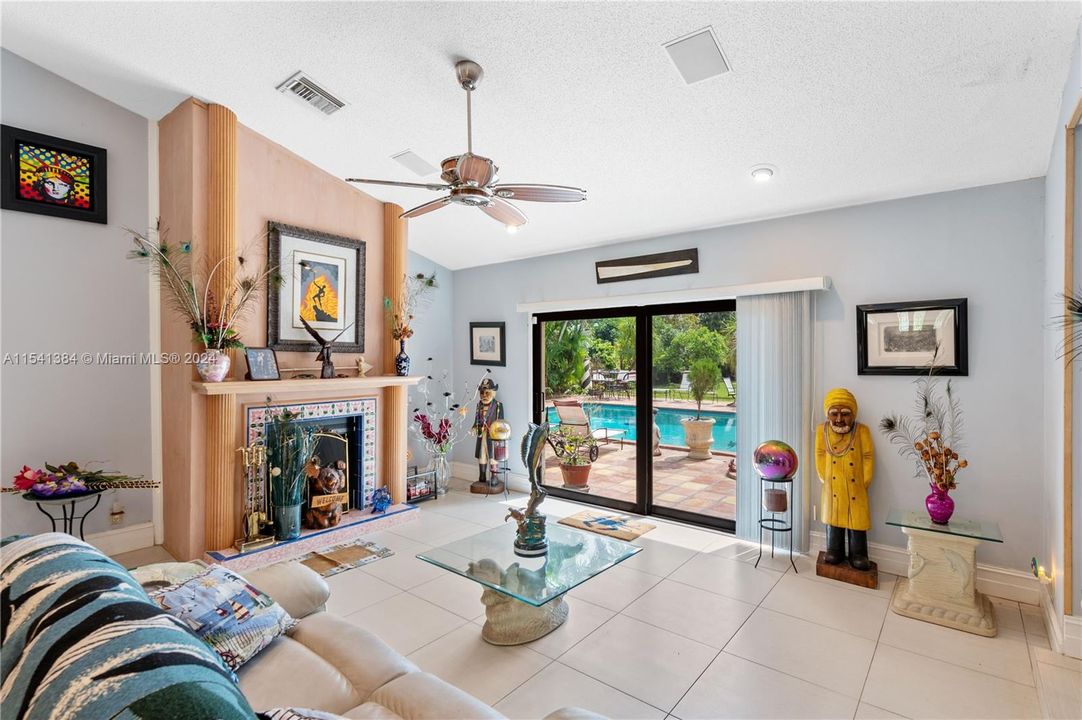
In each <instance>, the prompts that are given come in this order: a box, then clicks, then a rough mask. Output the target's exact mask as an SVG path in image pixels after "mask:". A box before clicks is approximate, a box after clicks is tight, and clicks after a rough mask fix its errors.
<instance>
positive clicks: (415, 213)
mask: <svg viewBox="0 0 1082 720" xmlns="http://www.w3.org/2000/svg"><path fill="white" fill-rule="evenodd" d="M449 202H451V198H450V197H441V198H439V199H438V200H433V201H432V202H426V203H425V204H424V205H418V206H417V207H415V208H410V209H409V210H407V211H406V212H404V213H402V214H401V215H399V216H398V217H400V218H415V217H420V216H421V215H424V214H425V213H430V212H432V211H433V210H439V209H440V208H441V207H443V206H444V205H446V204H447V203H449Z"/></svg>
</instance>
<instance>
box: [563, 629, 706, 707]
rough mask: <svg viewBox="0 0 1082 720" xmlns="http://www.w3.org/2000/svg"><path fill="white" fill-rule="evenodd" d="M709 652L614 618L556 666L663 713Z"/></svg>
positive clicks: (703, 664)
mask: <svg viewBox="0 0 1082 720" xmlns="http://www.w3.org/2000/svg"><path fill="white" fill-rule="evenodd" d="M716 654H717V651H716V650H714V649H713V648H711V647H709V646H707V645H703V644H702V643H697V642H695V641H694V640H689V639H687V638H685V637H681V636H679V635H676V634H675V633H671V632H668V631H667V630H661V629H660V628H655V627H653V626H652V625H647V624H646V623H642V622H639V621H638V620H634V619H632V618H629V617H624V616H623V615H617V616H616V617H614V618H613V619H612V620H609V621H608V622H607V623H605V624H604V625H602V626H601V627H600V628H598V629H597V630H596V631H594V632H593V633H592V634H591V635H589V636H588V637H587V638H586V639H585V640H583V641H582V642H580V643H579V644H578V645H576V646H575V647H573V648H571V650H569V651H568V652H567V653H565V654H564V655H563V656H562V657H561V658H560V662H562V663H564V664H565V665H569V666H571V667H572V668H574V669H576V670H578V671H580V672H583V673H586V674H587V675H589V676H590V677H592V678H594V679H595V680H600V681H601V682H603V683H605V684H607V685H611V686H612V687H614V688H616V689H617V690H621V691H623V692H625V693H627V694H628V695H632V696H633V697H636V698H638V699H639V700H642V701H643V702H645V703H648V704H650V705H653V706H654V707H656V708H661V709H663V710H670V709H672V707H673V705H675V704H676V702H677V701H678V700H679V699H680V698H681V697H682V696H683V695H684V693H685V692H687V690H688V688H690V687H691V685H692V684H693V683H694V682H695V680H696V678H698V677H699V675H700V673H702V671H703V670H704V669H705V668H706V666H707V665H709V664H710V662H711V661H712V660H713V659H714V656H715V655H716Z"/></svg>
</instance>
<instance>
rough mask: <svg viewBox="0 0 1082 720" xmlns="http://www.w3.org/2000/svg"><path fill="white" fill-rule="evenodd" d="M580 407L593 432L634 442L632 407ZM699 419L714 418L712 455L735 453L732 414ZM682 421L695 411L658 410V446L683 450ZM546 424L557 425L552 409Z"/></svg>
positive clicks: (722, 413) (588, 405) (586, 404)
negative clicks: (609, 432) (608, 430)
mask: <svg viewBox="0 0 1082 720" xmlns="http://www.w3.org/2000/svg"><path fill="white" fill-rule="evenodd" d="M582 407H583V409H584V410H585V411H586V415H587V416H589V418H590V427H591V428H593V429H594V430H596V429H597V428H600V427H607V428H612V429H614V430H623V431H624V436H623V437H624V439H625V440H634V439H635V408H634V407H633V406H631V405H609V404H607V403H583V406H582ZM702 416H703V417H704V418H707V417H710V418H714V444H713V445H711V446H710V449H711V450H714V451H715V452H717V451H721V452H736V413H734V412H733V413H726V412H710V411H708V410H703V412H702ZM686 417H695V411H694V410H675V409H672V408H658V410H657V415H656V416H655V417H654V422H656V423H657V426H658V428H659V429H660V430H661V444H662V445H675V446H677V447H687V445H686V444H685V443H684V426H683V425H681V424H680V420H681V419H682V418H686ZM548 421H549V422H550V423H552V424H556V423H559V422H560V418H559V416H558V415H557V414H556V408H554V407H550V408H548Z"/></svg>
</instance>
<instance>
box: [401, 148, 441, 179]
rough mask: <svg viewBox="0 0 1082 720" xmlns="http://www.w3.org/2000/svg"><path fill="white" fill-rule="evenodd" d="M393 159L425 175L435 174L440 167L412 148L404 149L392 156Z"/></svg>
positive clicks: (422, 175) (408, 168)
mask: <svg viewBox="0 0 1082 720" xmlns="http://www.w3.org/2000/svg"><path fill="white" fill-rule="evenodd" d="M391 159H392V160H397V161H398V162H400V163H402V165H403V166H404V167H405V168H406V169H407V170H411V171H413V172H414V173H416V174H418V175H420V176H421V177H425V176H427V175H433V174H435V173H437V172H439V169H438V168H437V167H436V166H435V165H433V164H432V163H430V162H428V161H427V160H425V159H424V158H423V157H421V156H420V155H418V154H417V153H415V152H413V151H412V150H403V151H402V152H400V153H397V154H395V155H392V156H391Z"/></svg>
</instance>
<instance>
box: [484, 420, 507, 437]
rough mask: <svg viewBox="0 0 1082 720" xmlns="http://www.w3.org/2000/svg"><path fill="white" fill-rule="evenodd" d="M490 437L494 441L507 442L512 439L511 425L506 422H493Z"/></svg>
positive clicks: (489, 430)
mask: <svg viewBox="0 0 1082 720" xmlns="http://www.w3.org/2000/svg"><path fill="white" fill-rule="evenodd" d="M488 436H489V437H490V438H492V439H493V440H506V439H507V438H509V437H511V423H509V422H507V421H506V420H493V421H492V423H491V424H490V425H489V426H488Z"/></svg>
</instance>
